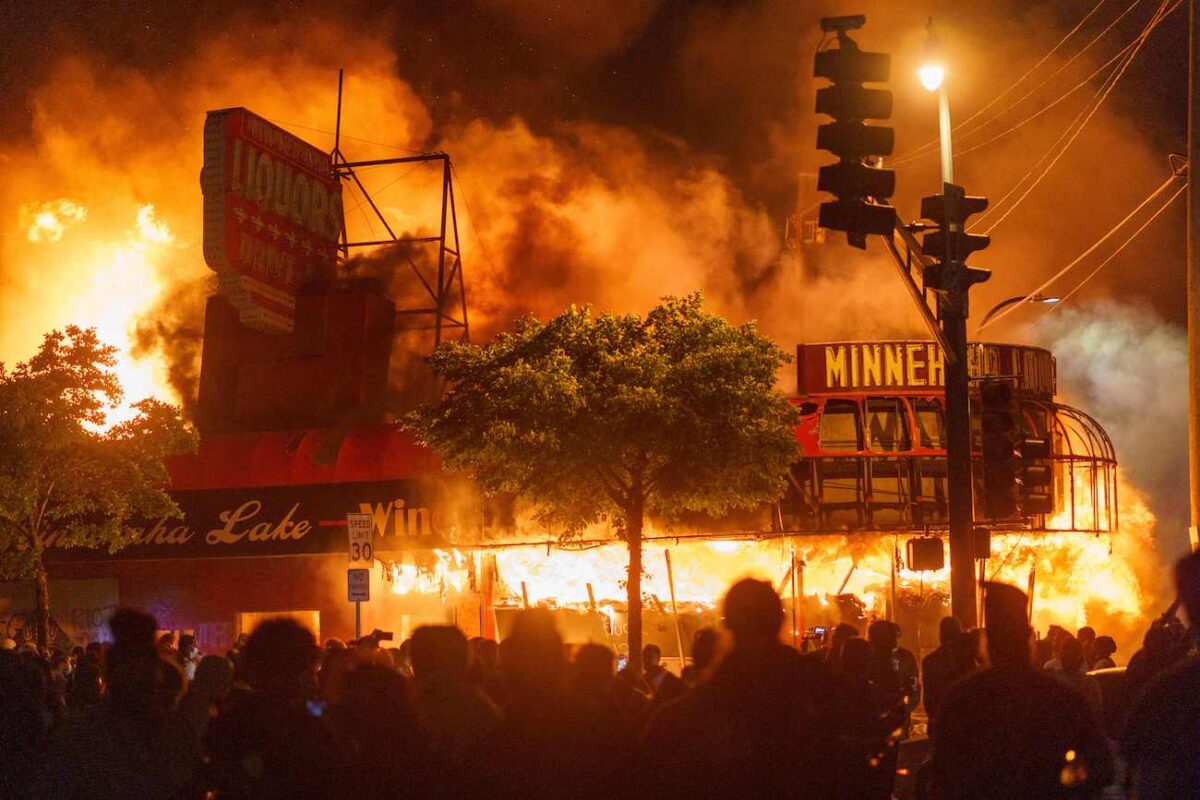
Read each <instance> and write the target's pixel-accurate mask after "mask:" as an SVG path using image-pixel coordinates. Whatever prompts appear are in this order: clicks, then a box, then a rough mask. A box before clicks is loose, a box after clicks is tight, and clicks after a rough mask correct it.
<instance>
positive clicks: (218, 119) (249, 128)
mask: <svg viewBox="0 0 1200 800" xmlns="http://www.w3.org/2000/svg"><path fill="white" fill-rule="evenodd" d="M200 187H201V190H202V191H203V193H204V260H205V261H206V262H207V263H208V265H209V267H211V268H212V269H213V270H214V271H215V272H216V273H217V275H218V277H219V280H220V285H221V292H222V294H224V295H225V296H226V297H227V298H228V299H229V300H230V302H232V303H233V305H234V307H236V308H237V310H238V314H239V317H240V318H241V320H242V322H244V323H245V324H247V325H249V326H251V327H253V328H257V329H259V330H265V331H273V332H284V333H286V332H290V331H291V330H292V327H293V324H294V316H295V309H296V295H297V293H298V292H299V291H300V288H301V287H302V286H303V285H304V284H305V283H308V282H309V281H312V280H314V279H318V278H327V277H331V276H332V275H333V271H334V267H335V264H336V260H337V242H338V237H339V235H340V233H341V229H342V189H341V184H340V183H339V182H338V179H337V178H336V177H335V176H334V174H333V170H332V168H331V166H330V160H329V154H328V153H325V152H323V151H321V150H319V149H317V148H316V147H313V146H312V145H310V144H308V143H307V142H305V141H304V140H303V139H299V138H297V137H295V136H293V135H292V134H290V133H288V132H287V131H285V130H283V129H282V128H279V127H277V126H275V125H272V124H271V123H270V122H267V121H266V120H265V119H263V118H262V117H259V116H256V115H255V114H252V113H250V112H249V111H247V110H246V109H244V108H227V109H223V110H220V111H210V112H208V118H207V119H206V120H205V123H204V169H203V170H202V171H201V173H200Z"/></svg>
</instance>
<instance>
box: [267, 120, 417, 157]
mask: <svg viewBox="0 0 1200 800" xmlns="http://www.w3.org/2000/svg"><path fill="white" fill-rule="evenodd" d="M267 121H268V122H274V123H275V124H276V125H283V126H285V127H288V128H300V129H301V130H305V131H312V132H313V133H323V134H325V135H326V136H335V135H338V134H335V133H334V132H333V131H327V130H324V129H322V128H313V127H311V126H309V125H301V124H300V123H299V122H284V121H283V120H281V119H271V118H269V117H268V118H267ZM340 135H341V137H342V138H343V139H349V140H350V141H352V142H362V143H363V144H373V145H376V146H377V147H386V148H388V149H389V150H398V151H400V152H401V153H409V154H411V155H414V156H427V155H430V153H427V152H425V151H424V150H413V149H411V148H409V147H400V146H399V145H395V144H387V143H385V142H373V141H371V140H370V139H360V138H359V137H357V136H350V135H349V134H347V133H346V132H345V131H342V132H341V134H340Z"/></svg>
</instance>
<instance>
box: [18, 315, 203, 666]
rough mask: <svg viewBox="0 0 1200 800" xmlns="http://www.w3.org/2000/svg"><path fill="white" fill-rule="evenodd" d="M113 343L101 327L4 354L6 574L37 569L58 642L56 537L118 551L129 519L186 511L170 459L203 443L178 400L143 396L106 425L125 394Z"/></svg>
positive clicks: (44, 614) (43, 621) (41, 618)
mask: <svg viewBox="0 0 1200 800" xmlns="http://www.w3.org/2000/svg"><path fill="white" fill-rule="evenodd" d="M115 364H116V351H115V349H114V348H112V347H109V346H107V345H105V344H102V343H101V342H100V341H99V339H98V338H97V336H96V331H95V329H93V328H88V329H86V330H85V329H80V328H77V327H74V326H70V327H68V328H66V330H65V331H54V332H51V333H49V334H47V335H46V336H45V338H44V340H43V341H42V346H41V348H40V349H39V350H38V352H37V353H36V354H35V355H34V356H33V357H32V358H31V359H29V361H27V362H24V363H20V364H17V366H16V367H15V368H13V369H11V370H7V369H5V367H4V365H3V364H0V575H3V577H5V578H8V579H10V580H24V579H28V578H32V579H33V583H34V595H35V597H36V600H37V611H36V619H35V621H34V630H35V636H36V638H37V641H38V644H40V645H45V644H47V643H48V642H49V635H50V634H49V626H50V587H49V582H48V580H47V576H46V566H45V563H44V560H43V556H44V553H45V550H46V549H47V547H50V546H54V547H93V548H103V549H105V550H107V551H109V552H116V551H117V550H119V549H120V548H121V547H123V546H124V545H126V544H128V543H129V541H130V540H131V531H130V527H129V526H130V523H140V522H142V521H144V520H147V519H157V518H160V517H164V516H167V517H170V516H178V515H179V513H180V512H179V508H178V507H177V506H176V505H175V503H174V501H173V500H172V499H171V498H170V496H169V495H168V494H167V493H166V491H165V489H166V486H167V484H168V482H169V476H168V474H167V470H166V466H165V465H164V462H163V459H164V458H165V457H166V456H168V455H171V454H174V453H181V452H187V451H189V450H191V449H194V447H195V437H194V434H193V433H192V432H191V430H190V429H189V428H188V427H187V426H185V424H184V423H183V420H182V419H180V416H179V411H178V409H177V408H175V407H174V406H170V405H167V404H165V403H161V402H158V401H156V400H143V401H141V402H140V403H137V404H136V405H135V406H134V408H135V409H136V410H137V415H136V416H135V417H134V418H133V419H131V420H128V421H126V422H121V423H118V424H115V425H113V426H112V427H111V428H109V429H108V430H104V429H103V426H104V424H105V422H106V420H105V410H106V409H107V408H109V407H111V406H113V405H115V404H116V403H119V402H120V400H121V396H122V394H121V386H120V383H119V381H118V379H117V376H116V374H115V373H114V372H113V367H114V365H115Z"/></svg>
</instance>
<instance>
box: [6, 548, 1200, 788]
mask: <svg viewBox="0 0 1200 800" xmlns="http://www.w3.org/2000/svg"><path fill="white" fill-rule="evenodd" d="M1176 576H1177V583H1178V589H1179V600H1180V603H1181V604H1182V606H1183V608H1184V610H1185V611H1186V612H1187V614H1188V615H1189V619H1191V618H1195V617H1194V615H1195V614H1197V613H1200V556H1198V555H1193V556H1190V557H1188V558H1187V559H1184V560H1183V561H1181V562H1180V564H1179V565H1178V567H1177V572H1176ZM984 598H985V601H984V612H985V620H986V622H985V627H984V628H983V629H982V630H968V631H964V630H963V629H962V628H961V627H960V626H959V625H958V622H957V621H956V620H955V619H953V618H946V619H945V620H943V621H942V625H941V628H940V630H939V634H940V646H939V647H938V648H937V649H936V650H935V651H933V652H932V653H930V654H929V655H927V656H926V657H925V658H924V660H923V663H922V664H921V665H920V667H918V663H917V658H916V657H915V656H914V655H913V654H912V653H911V652H909V651H908V650H906V649H905V648H903V647H901V646H900V645H899V633H900V631H899V629H898V628H897V626H895V625H894V624H892V623H890V622H887V621H883V620H878V621H875V622H872V623H870V624H869V625H868V626H866V629H865V631H861V632H860V631H859V630H858V629H857V628H856V627H854V626H852V625H840V626H838V627H837V628H835V629H834V630H833V631H831V632H830V635H829V636H828V637H826V638H825V639H823V640H822V641H820V642H819V643H818V645H819V646H817V647H816V648H813V649H811V650H809V651H806V652H801V651H799V650H797V649H796V648H794V647H791V646H788V645H786V644H783V643H782V641H781V638H780V630H781V627H782V625H783V621H784V611H783V606H782V604H781V601H780V598H779V596H778V595H777V594H776V593H775V591H774V589H773V588H772V587H771V586H770V585H769V584H767V583H764V582H760V581H754V580H744V581H740V582H738V583H737V584H735V585H734V586H733V587H732V588H731V589H730V590H729V592H728V594H727V595H726V597H725V598H724V603H723V608H722V611H723V629H724V630H722V631H717V630H715V629H711V628H706V629H703V630H701V631H699V632H698V633H697V634H696V635H695V638H694V640H693V642H692V647H691V659H690V663H689V664H688V665H687V666H686V668H685V669H684V670H683V671H682V674H681V675H676V674H675V673H673V672H672V671H670V670H668V669H666V668H665V667H664V665H663V663H662V653H661V651H660V650H659V648H658V647H657V646H656V645H653V644H650V645H647V646H646V647H645V648H644V649H643V651H642V652H641V654H640V655H641V659H640V664H638V665H637V666H636V667H635V666H627V667H625V668H623V669H618V664H617V661H616V656H615V653H614V651H613V650H612V649H611V648H610V647H608V646H606V645H602V644H585V645H582V646H578V647H567V646H565V645H564V643H563V640H562V638H561V636H560V634H559V632H558V630H557V629H556V627H555V622H554V618H553V616H552V614H551V613H550V612H547V611H544V610H529V611H526V612H523V613H521V614H520V616H519V617H518V619H517V621H516V623H515V625H514V627H513V629H512V631H511V633H510V634H509V635H508V636H507V637H506V638H505V639H504V640H503V641H502V642H500V643H499V644H497V643H496V642H494V641H490V640H486V639H472V640H468V639H467V638H466V637H465V636H464V635H463V633H462V632H461V631H459V630H458V629H457V628H454V627H450V626H426V627H421V628H418V629H417V630H416V631H415V633H414V634H413V635H412V637H411V638H409V639H408V640H407V641H405V642H403V643H402V644H401V646H400V647H396V648H392V647H381V646H380V639H381V637H380V636H378V635H375V634H373V635H370V636H366V637H363V638H362V639H360V640H358V641H351V642H341V641H338V640H328V641H326V642H325V644H324V646H323V647H322V646H320V645H319V644H318V642H317V640H316V639H315V638H314V635H313V634H312V633H311V632H310V631H309V630H308V629H307V628H305V627H303V626H302V625H300V624H298V623H297V622H295V621H293V620H291V619H287V618H277V619H272V620H268V621H266V622H263V623H261V624H260V625H259V626H258V627H257V628H256V629H255V630H254V631H253V632H252V633H251V634H250V635H249V636H243V637H239V639H238V641H237V643H236V644H235V646H234V647H233V649H232V650H230V651H229V652H228V653H226V654H224V655H205V656H203V657H201V656H200V654H199V653H198V652H197V650H196V643H195V641H194V640H193V639H191V637H188V636H182V637H180V638H179V641H178V642H176V641H175V639H174V637H172V636H170V635H168V636H166V637H157V633H156V623H155V620H154V619H153V618H152V617H150V616H148V615H146V614H144V613H141V612H139V611H135V610H132V609H121V610H119V611H117V612H116V613H115V614H114V615H113V617H112V619H111V621H110V629H111V634H112V637H111V638H112V640H111V642H110V643H108V644H104V645H101V644H98V643H94V644H91V645H89V646H88V647H86V648H75V649H73V650H72V651H71V652H69V653H63V652H53V653H50V654H49V655H47V654H46V653H44V652H42V651H39V650H38V649H37V648H36V647H33V646H32V645H22V646H21V647H19V648H15V649H14V648H12V647H11V645H12V644H13V643H12V642H6V643H5V648H3V649H0V708H2V709H3V713H2V722H0V796H3V797H22V798H25V797H28V798H40V797H48V798H49V797H52V798H341V797H347V798H374V797H500V798H505V797H522V798H558V797H564V798H567V797H634V796H636V797H672V798H673V797H801V798H804V797H812V798H864V799H868V798H869V799H874V798H881V799H885V798H889V797H891V796H892V794H893V791H894V790H895V789H896V785H895V781H896V775H897V772H898V764H899V757H900V752H901V743H902V742H904V741H905V740H906V739H909V738H910V737H912V736H913V728H914V724H913V723H914V712H915V711H916V710H917V709H918V707H919V705H920V704H921V702H922V699H923V701H924V702H923V708H924V709H925V710H926V713H927V715H928V730H929V736H930V743H931V745H932V746H931V747H928V748H925V749H923V750H922V753H923V755H922V757H921V758H920V759H919V763H917V764H915V765H913V766H912V767H911V769H910V768H908V767H906V768H904V769H900V770H899V771H900V772H901V773H910V774H912V775H913V776H914V778H915V780H913V781H912V782H911V786H910V787H908V788H907V789H906V791H913V792H915V794H916V796H918V797H926V798H934V800H938V799H939V798H1054V797H1092V796H1099V794H1100V792H1101V791H1102V790H1104V789H1105V788H1106V787H1107V788H1108V790H1109V791H1110V796H1112V793H1116V796H1128V797H1136V798H1182V797H1195V796H1200V760H1197V759H1195V758H1194V757H1193V747H1194V745H1193V743H1194V742H1196V741H1200V736H1198V734H1200V730H1198V727H1200V707H1198V698H1200V692H1198V691H1197V687H1198V681H1200V659H1197V658H1196V657H1195V646H1194V645H1195V641H1194V639H1193V637H1192V633H1191V630H1189V629H1185V628H1184V626H1183V625H1182V624H1181V623H1180V622H1179V621H1178V620H1177V619H1176V618H1175V616H1174V613H1173V610H1172V612H1171V613H1168V614H1167V615H1164V616H1163V617H1162V618H1160V619H1158V620H1155V621H1154V622H1153V624H1152V625H1151V626H1150V627H1149V630H1148V631H1147V633H1146V636H1145V640H1144V642H1143V646H1142V648H1141V649H1140V650H1139V651H1138V652H1137V653H1136V654H1135V655H1134V656H1133V657H1132V658H1131V660H1130V661H1129V665H1128V669H1127V670H1126V672H1125V675H1124V678H1123V680H1122V681H1120V683H1119V686H1120V687H1121V690H1120V692H1116V691H1114V690H1111V689H1110V688H1108V687H1102V685H1101V679H1102V678H1104V677H1105V676H1106V675H1107V674H1108V673H1106V672H1105V671H1104V670H1105V669H1110V670H1111V669H1112V668H1114V667H1115V663H1114V661H1113V655H1114V653H1115V651H1116V644H1115V643H1114V642H1113V640H1112V639H1111V638H1109V637H1107V636H1097V635H1096V633H1095V631H1093V630H1091V629H1090V628H1083V629H1081V630H1079V631H1078V632H1077V634H1076V635H1074V636H1072V635H1071V634H1070V633H1068V632H1067V631H1065V630H1062V629H1060V628H1053V629H1051V630H1050V631H1049V632H1048V633H1047V635H1046V636H1044V637H1042V638H1040V639H1038V638H1035V636H1034V635H1033V632H1032V630H1031V629H1030V626H1029V620H1028V616H1027V613H1028V612H1027V608H1028V607H1027V598H1026V597H1025V595H1024V593H1022V592H1021V591H1020V590H1018V589H1015V588H1013V587H1011V586H1007V585H1003V584H988V585H987V587H986V591H985V595H984ZM860 633H865V634H866V635H865V637H864V636H862V635H860ZM1095 670H1100V671H1099V672H1095ZM1112 671H1113V672H1119V671H1117V670H1112ZM1089 673H1092V674H1089ZM1112 685H1113V686H1116V685H1118V684H1117V683H1116V682H1113V683H1112ZM918 738H919V737H918Z"/></svg>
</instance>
